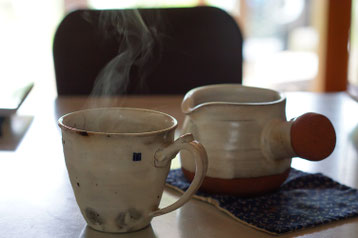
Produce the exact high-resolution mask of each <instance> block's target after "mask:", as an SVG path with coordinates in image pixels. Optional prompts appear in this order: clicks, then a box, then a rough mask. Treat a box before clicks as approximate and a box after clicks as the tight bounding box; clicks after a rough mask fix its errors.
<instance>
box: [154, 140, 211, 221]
mask: <svg viewBox="0 0 358 238" xmlns="http://www.w3.org/2000/svg"><path fill="white" fill-rule="evenodd" d="M180 150H188V151H189V152H190V153H191V154H192V157H193V159H194V160H195V165H196V169H195V176H194V179H193V181H192V182H191V184H190V186H189V188H188V189H187V190H186V192H185V193H184V194H183V195H182V196H181V197H180V198H179V199H178V200H177V201H176V202H174V203H173V204H171V205H169V206H167V207H165V208H161V209H158V210H156V211H153V212H151V213H150V214H149V216H150V217H155V216H160V215H163V214H165V213H168V212H171V211H174V210H175V209H177V208H179V207H181V206H183V205H184V204H185V203H186V202H187V201H188V200H189V199H190V198H191V197H192V196H193V195H194V193H195V192H196V191H197V190H198V189H199V187H200V185H201V184H202V182H203V180H204V178H205V175H206V172H207V170H208V156H207V154H206V151H205V149H204V147H203V146H202V145H201V144H200V143H199V142H197V141H196V140H194V137H193V135H192V134H190V133H188V134H184V135H182V136H180V137H179V138H178V139H177V140H175V141H174V142H173V143H172V144H170V145H169V146H167V147H165V148H162V149H159V150H157V151H156V152H155V155H154V166H155V167H157V168H161V167H166V166H167V165H168V163H170V161H171V160H172V159H174V158H175V155H176V154H177V153H178V152H179V151H180Z"/></svg>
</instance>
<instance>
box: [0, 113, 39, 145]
mask: <svg viewBox="0 0 358 238" xmlns="http://www.w3.org/2000/svg"><path fill="white" fill-rule="evenodd" d="M33 119H34V117H33V116H18V115H13V116H10V117H2V118H1V119H0V120H1V123H0V150H8V151H13V150H16V148H17V146H18V145H19V144H20V142H21V140H22V138H23V137H24V135H25V134H26V132H27V130H28V128H29V127H30V124H31V123H32V121H33Z"/></svg>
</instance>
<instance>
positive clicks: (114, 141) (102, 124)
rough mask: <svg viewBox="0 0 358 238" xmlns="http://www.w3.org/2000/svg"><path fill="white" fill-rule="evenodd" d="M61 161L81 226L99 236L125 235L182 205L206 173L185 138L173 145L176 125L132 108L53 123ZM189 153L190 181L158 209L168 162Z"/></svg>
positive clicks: (202, 158) (196, 147) (197, 150)
mask: <svg viewBox="0 0 358 238" xmlns="http://www.w3.org/2000/svg"><path fill="white" fill-rule="evenodd" d="M59 126H60V127H61V129H62V142H63V150H64V154H65V161H66V166H67V170H68V174H69V177H70V181H71V185H72V188H73V191H74V193H75V197H76V201H77V204H78V206H79V207H80V209H81V212H82V215H83V217H84V218H85V220H86V222H87V224H88V225H89V226H90V227H92V228H94V229H96V230H100V231H105V232H119V233H122V232H129V231H136V230H139V229H142V228H144V227H146V226H148V225H149V223H150V222H151V220H152V218H153V217H155V216H158V215H162V214H165V213H168V212H171V211H173V210H175V209H177V208H179V207H180V206H182V205H183V204H184V203H186V202H187V201H188V200H189V199H190V198H191V197H192V195H193V194H194V193H195V192H196V190H197V189H198V188H199V187H200V185H201V183H202V181H203V178H204V177H205V174H206V170H207V156H206V152H205V150H204V148H203V147H202V145H201V144H199V143H198V142H196V141H194V139H193V136H192V135H191V134H186V135H183V136H181V137H180V138H178V139H177V140H176V141H174V132H175V128H176V126H177V122H176V120H175V119H174V118H173V117H171V116H169V115H167V114H165V113H161V112H157V111H153V110H145V109H134V108H101V109H89V110H82V111H77V112H73V113H70V114H67V115H65V116H63V117H62V118H60V119H59ZM181 149H185V150H188V151H190V152H191V158H192V159H194V164H196V165H197V166H196V171H197V173H196V177H195V178H194V180H193V182H192V184H191V186H190V188H189V189H188V191H187V192H186V193H185V194H184V195H183V196H182V197H181V198H180V199H179V200H178V201H176V202H175V203H174V204H172V205H170V206H168V207H165V208H162V209H158V206H159V203H160V200H161V197H162V193H163V189H164V184H165V179H166V177H167V175H168V173H169V169H170V163H171V160H172V159H173V158H174V157H175V155H176V154H177V153H178V152H179V151H180V150H181Z"/></svg>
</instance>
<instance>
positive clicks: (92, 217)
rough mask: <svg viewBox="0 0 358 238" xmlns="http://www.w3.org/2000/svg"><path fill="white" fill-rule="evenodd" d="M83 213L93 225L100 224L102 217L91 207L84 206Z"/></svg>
mask: <svg viewBox="0 0 358 238" xmlns="http://www.w3.org/2000/svg"><path fill="white" fill-rule="evenodd" d="M85 215H86V217H87V219H88V221H89V222H91V223H92V224H94V225H102V224H103V219H102V218H101V216H100V215H99V214H98V213H97V212H96V211H95V210H94V209H93V208H90V207H88V208H86V210H85Z"/></svg>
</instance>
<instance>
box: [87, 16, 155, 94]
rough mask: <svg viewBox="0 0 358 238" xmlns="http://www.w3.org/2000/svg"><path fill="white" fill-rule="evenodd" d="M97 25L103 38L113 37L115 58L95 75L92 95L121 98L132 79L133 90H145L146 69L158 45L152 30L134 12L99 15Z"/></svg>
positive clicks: (147, 70)
mask: <svg viewBox="0 0 358 238" xmlns="http://www.w3.org/2000/svg"><path fill="white" fill-rule="evenodd" d="M99 24H100V26H99V27H100V29H102V30H103V34H104V37H106V35H109V34H111V37H113V35H114V36H115V37H116V38H117V40H118V42H119V46H118V55H117V56H116V57H114V58H113V59H112V60H111V61H110V62H109V63H108V64H107V65H106V66H105V67H104V68H103V69H102V70H101V72H100V73H99V74H98V76H97V79H96V81H95V84H94V88H93V91H92V95H95V96H110V95H118V94H125V93H127V90H128V85H129V81H130V79H133V78H136V85H135V87H136V88H145V86H146V85H145V80H144V79H145V76H146V75H147V74H148V73H149V72H150V71H149V70H150V69H148V67H146V66H147V64H148V62H149V61H151V60H153V59H152V58H153V51H154V48H155V47H156V45H157V43H158V34H157V31H156V29H155V28H154V27H148V26H147V25H146V24H145V22H144V20H143V18H142V16H141V14H140V13H139V11H138V10H124V11H103V13H101V15H100V18H99ZM106 31H107V32H106ZM108 31H111V32H108Z"/></svg>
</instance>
